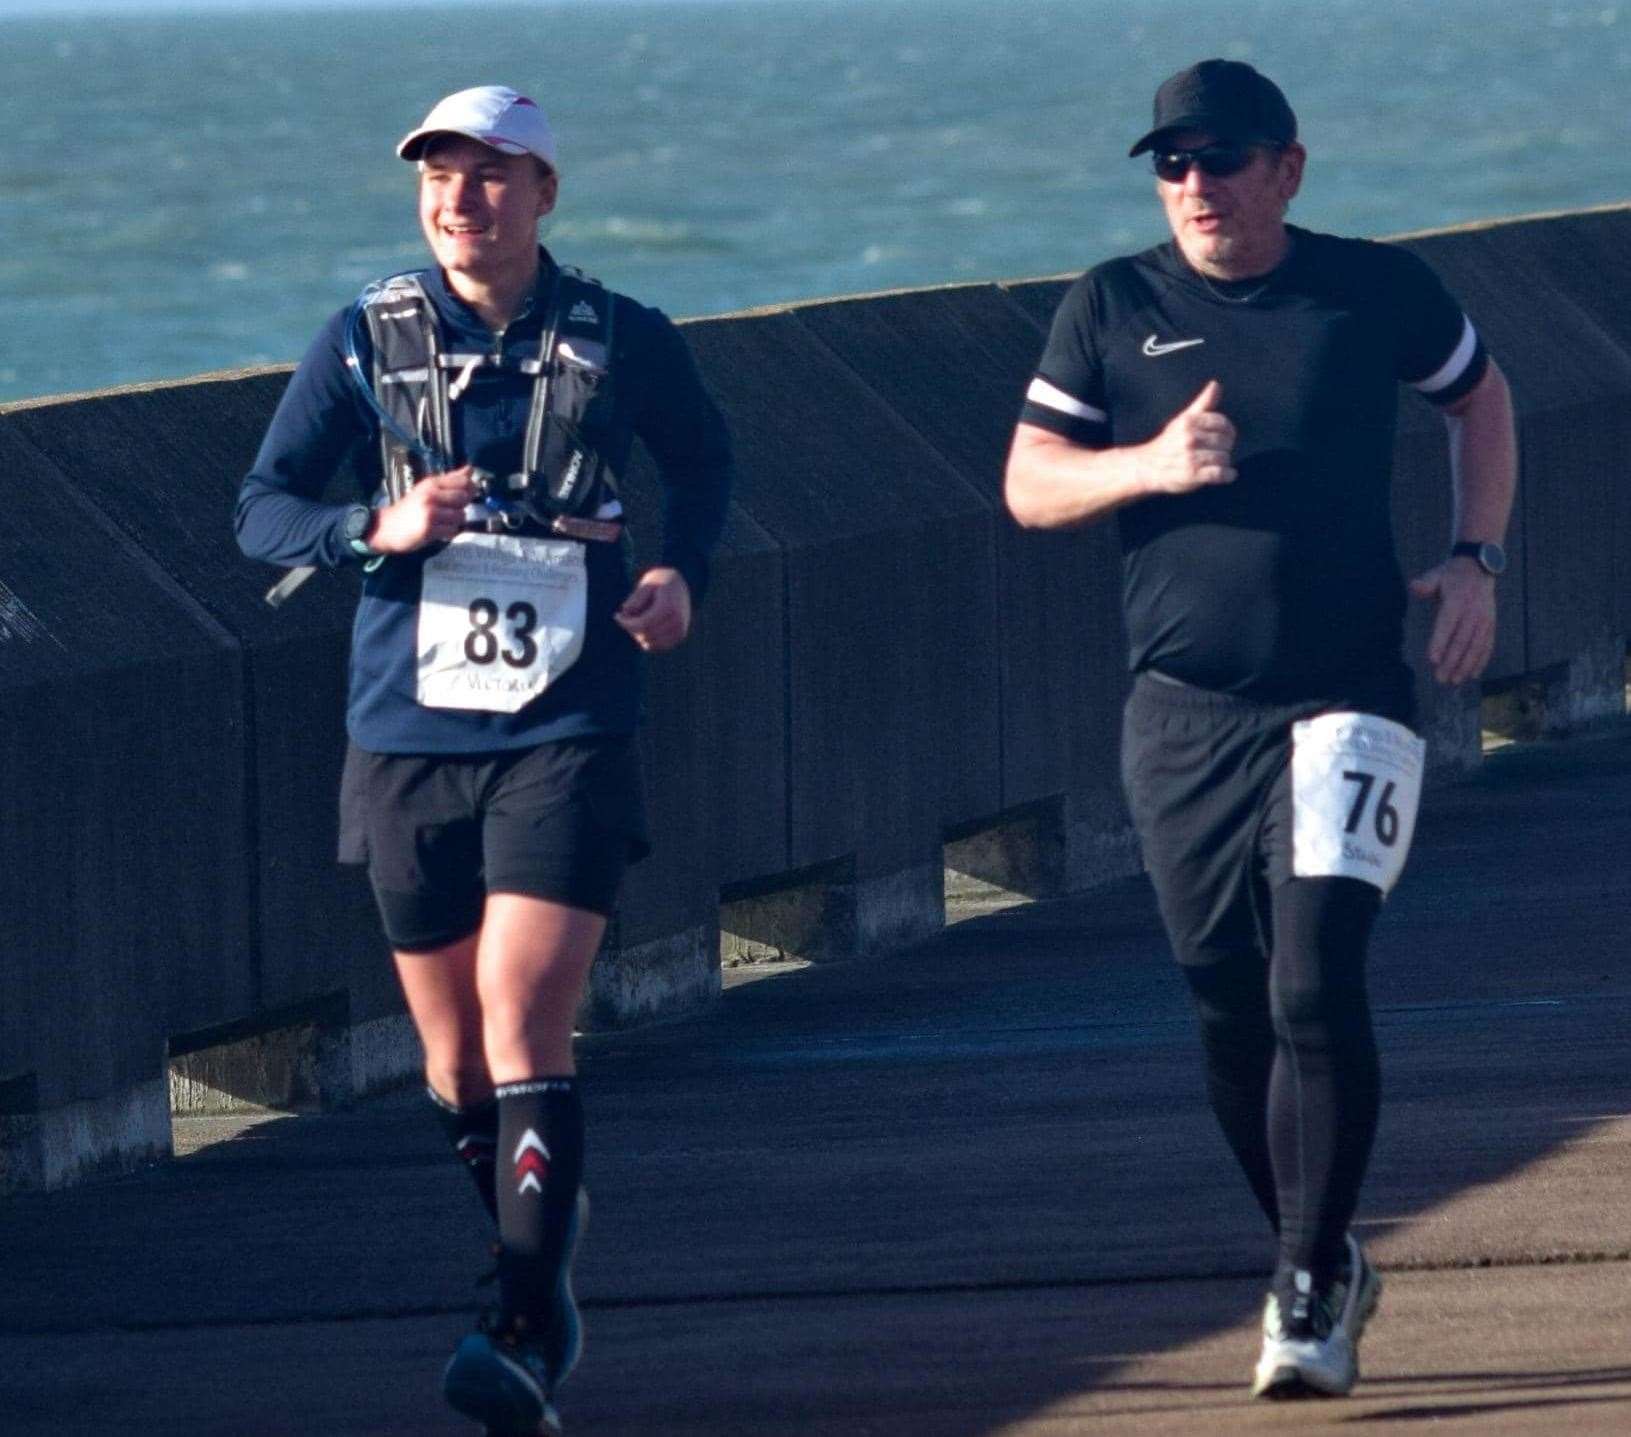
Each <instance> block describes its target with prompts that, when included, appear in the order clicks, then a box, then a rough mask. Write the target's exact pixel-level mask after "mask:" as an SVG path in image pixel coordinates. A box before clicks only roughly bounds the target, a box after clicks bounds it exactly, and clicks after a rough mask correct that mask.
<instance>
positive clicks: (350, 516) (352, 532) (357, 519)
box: [340, 504, 379, 559]
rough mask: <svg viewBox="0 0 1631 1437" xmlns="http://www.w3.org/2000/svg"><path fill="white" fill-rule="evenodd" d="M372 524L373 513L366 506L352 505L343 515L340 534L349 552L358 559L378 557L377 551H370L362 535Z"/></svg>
mask: <svg viewBox="0 0 1631 1437" xmlns="http://www.w3.org/2000/svg"><path fill="white" fill-rule="evenodd" d="M373 522H374V511H373V510H372V509H370V508H369V507H368V506H367V505H366V504H353V505H352V506H351V507H350V508H349V509H347V510H346V513H345V523H344V525H343V526H342V527H341V529H340V532H341V533H342V534H343V535H344V536H345V541H346V543H347V544H349V545H350V546H351V552H352V553H353V554H355V555H356V556H357V557H358V558H359V559H373V558H377V557H378V556H379V550H378V549H370V548H369V547H368V541H367V540H366V539H365V538H363V535H364V534H366V533H367V532H368V526H369V525H370V524H372V523H373Z"/></svg>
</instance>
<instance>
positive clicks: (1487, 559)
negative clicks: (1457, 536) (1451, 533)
mask: <svg viewBox="0 0 1631 1437" xmlns="http://www.w3.org/2000/svg"><path fill="white" fill-rule="evenodd" d="M1462 555H1465V556H1466V557H1467V558H1469V559H1474V560H1476V561H1477V563H1478V567H1479V568H1480V569H1482V570H1483V571H1484V572H1485V573H1486V574H1488V575H1489V576H1490V577H1491V578H1494V577H1495V576H1496V575H1497V574H1504V573H1505V572H1506V550H1505V549H1503V548H1502V547H1501V546H1500V545H1499V544H1497V543H1495V542H1494V541H1493V540H1490V539H1485V540H1483V541H1482V542H1480V541H1479V540H1477V539H1463V540H1461V541H1460V542H1459V543H1457V544H1452V545H1451V546H1450V557H1451V558H1452V559H1454V558H1458V557H1460V556H1462Z"/></svg>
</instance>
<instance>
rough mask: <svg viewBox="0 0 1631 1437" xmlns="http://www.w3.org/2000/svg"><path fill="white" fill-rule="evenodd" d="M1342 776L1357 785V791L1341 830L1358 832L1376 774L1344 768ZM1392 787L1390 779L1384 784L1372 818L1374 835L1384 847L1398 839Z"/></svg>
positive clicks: (1397, 814) (1397, 818)
mask: <svg viewBox="0 0 1631 1437" xmlns="http://www.w3.org/2000/svg"><path fill="white" fill-rule="evenodd" d="M1342 777H1343V779H1344V780H1345V781H1346V782H1348V783H1356V784H1358V785H1359V792H1358V793H1356V794H1355V795H1354V801H1353V807H1352V808H1350V809H1349V810H1348V821H1347V823H1345V824H1344V825H1343V829H1342V831H1343V832H1344V833H1358V832H1359V821H1360V819H1362V818H1363V817H1364V816H1365V805H1366V803H1368V802H1369V801H1370V793H1371V789H1373V788H1374V787H1375V786H1376V775H1375V774H1374V773H1363V772H1360V771H1357V770H1355V769H1344V770H1343V773H1342ZM1394 787H1395V785H1394V784H1393V783H1392V782H1391V781H1389V782H1388V783H1386V784H1384V785H1383V786H1382V796H1381V797H1380V798H1378V799H1377V800H1376V817H1375V819H1374V823H1375V826H1376V836H1377V838H1379V839H1380V840H1381V841H1382V845H1383V847H1385V848H1392V847H1393V845H1394V844H1395V843H1397V842H1398V841H1399V810H1398V809H1396V808H1395V807H1394V806H1393V790H1394Z"/></svg>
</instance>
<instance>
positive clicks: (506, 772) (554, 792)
mask: <svg viewBox="0 0 1631 1437" xmlns="http://www.w3.org/2000/svg"><path fill="white" fill-rule="evenodd" d="M649 851H650V840H649V838H648V835H647V830H646V815H645V800H644V796H643V793H642V789H641V782H640V764H639V755H638V753H637V751H636V749H635V745H634V739H633V738H632V737H631V736H628V735H612V736H597V737H593V738H575V739H561V740H557V741H555V742H552V743H545V744H540V745H539V746H538V747H537V748H531V749H516V750H513V751H509V752H503V753H490V754H475V755H470V756H464V757H457V756H448V755H445V754H434V755H429V754H379V753H369V752H367V751H365V750H363V749H360V748H358V747H357V746H356V745H355V744H352V745H350V747H349V748H348V750H347V753H346V760H345V771H344V774H343V776H342V778H341V781H340V861H341V862H342V863H366V864H367V865H368V877H369V881H370V882H371V883H372V885H373V889H374V898H375V901H376V902H377V903H378V905H379V912H380V918H381V921H382V922H383V924H384V927H385V935H386V937H387V938H388V939H389V940H390V943H391V946H392V947H393V948H396V949H401V950H404V951H415V950H423V949H429V948H439V947H442V946H443V945H444V944H447V943H451V942H453V941H454V940H456V939H459V938H463V937H465V936H466V935H467V934H469V933H473V932H474V931H475V930H476V928H477V927H479V926H480V923H481V915H482V907H483V903H484V901H485V898H486V895H487V894H488V893H499V892H502V893H522V894H526V895H528V896H530V897H534V898H544V899H548V900H549V901H551V902H553V903H561V904H565V905H566V906H568V907H571V908H583V909H588V910H589V911H591V912H595V913H603V914H608V915H609V914H610V913H611V911H612V905H613V904H614V902H615V901H616V898H617V890H618V886H619V885H620V883H621V882H622V878H623V871H624V869H625V868H626V867H627V865H628V864H630V863H633V862H637V861H638V860H639V859H641V858H643V857H645V855H646V854H647V852H649Z"/></svg>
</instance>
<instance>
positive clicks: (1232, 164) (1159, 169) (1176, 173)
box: [1150, 143, 1253, 185]
mask: <svg viewBox="0 0 1631 1437" xmlns="http://www.w3.org/2000/svg"><path fill="white" fill-rule="evenodd" d="M1252 148H1253V147H1252V146H1251V145H1236V144H1229V143H1219V144H1214V145H1202V146H1201V147H1200V148H1199V149H1194V150H1156V151H1154V152H1153V153H1152V154H1151V155H1150V163H1151V164H1152V165H1153V166H1154V167H1155V173H1156V175H1157V176H1159V177H1160V178H1161V179H1163V180H1165V181H1166V182H1167V183H1168V184H1169V185H1176V184H1178V183H1180V182H1181V181H1182V180H1183V178H1184V176H1185V175H1187V174H1188V173H1189V167H1190V166H1191V165H1195V166H1197V167H1198V168H1199V169H1200V172H1201V173H1202V174H1203V175H1211V176H1212V178H1213V179H1215V180H1222V179H1227V178H1228V177H1229V176H1230V175H1238V174H1239V173H1240V172H1241V171H1242V170H1243V169H1245V168H1246V166H1247V165H1249V164H1251V162H1252Z"/></svg>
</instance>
